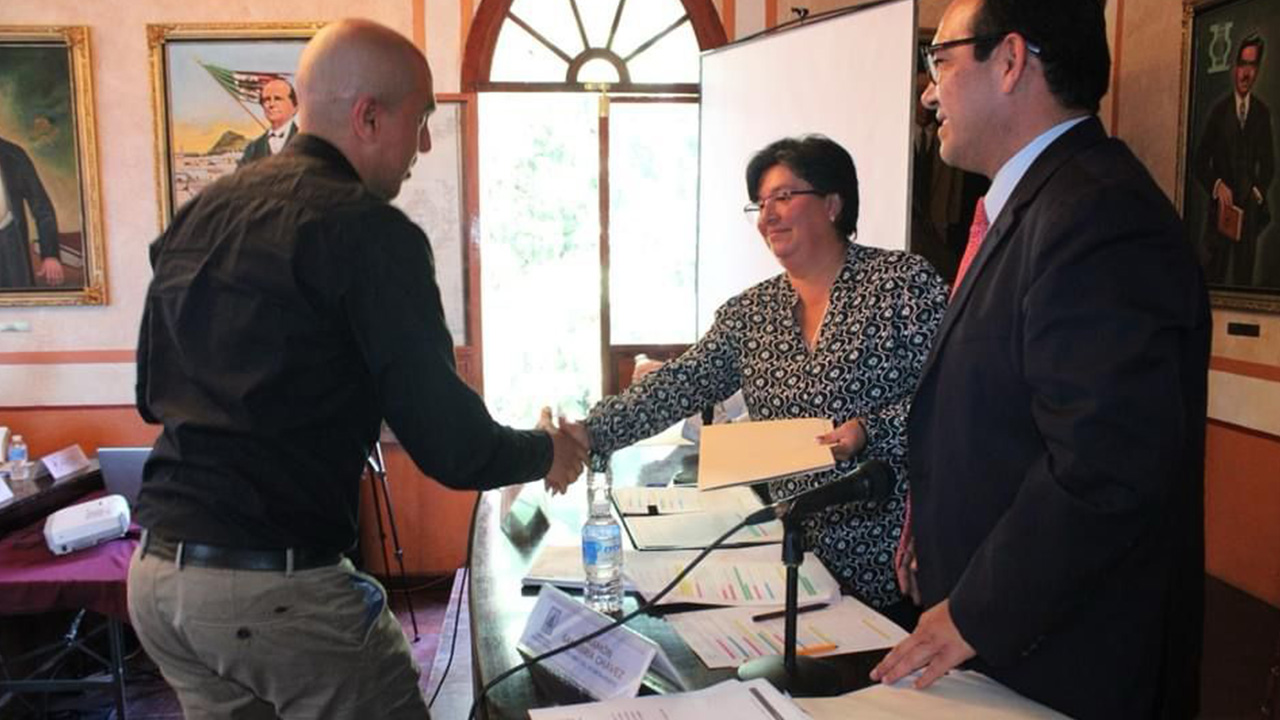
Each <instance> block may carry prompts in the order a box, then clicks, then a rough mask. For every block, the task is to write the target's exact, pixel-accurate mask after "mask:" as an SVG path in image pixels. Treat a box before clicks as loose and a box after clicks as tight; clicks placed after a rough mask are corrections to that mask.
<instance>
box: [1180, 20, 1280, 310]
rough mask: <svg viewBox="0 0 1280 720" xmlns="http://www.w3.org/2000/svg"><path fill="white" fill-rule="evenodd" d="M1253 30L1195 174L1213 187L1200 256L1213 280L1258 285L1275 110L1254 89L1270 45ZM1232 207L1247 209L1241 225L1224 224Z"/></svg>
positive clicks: (1207, 132)
mask: <svg viewBox="0 0 1280 720" xmlns="http://www.w3.org/2000/svg"><path fill="white" fill-rule="evenodd" d="M1265 49H1266V48H1265V46H1264V45H1263V42H1262V38H1260V37H1258V36H1257V35H1251V36H1249V37H1247V38H1245V39H1244V40H1243V41H1242V42H1241V43H1240V47H1239V48H1238V49H1237V50H1236V63H1235V69H1234V71H1233V73H1232V74H1233V79H1234V83H1233V85H1234V88H1233V90H1232V92H1231V94H1229V95H1227V96H1226V97H1224V98H1222V100H1220V101H1219V102H1218V103H1217V104H1216V105H1214V106H1213V109H1212V110H1210V111H1209V119H1208V122H1207V123H1206V124H1205V128H1204V134H1203V135H1201V136H1200V144H1199V145H1198V146H1197V147H1196V155H1195V175H1196V180H1197V182H1199V183H1200V185H1201V187H1203V188H1204V189H1205V191H1206V192H1208V193H1209V211H1208V213H1207V219H1206V223H1205V228H1204V235H1203V245H1202V247H1201V250H1200V252H1201V259H1202V261H1204V263H1205V275H1206V276H1207V277H1208V279H1209V281H1210V282H1214V283H1222V284H1225V285H1253V284H1255V282H1254V265H1255V263H1256V261H1257V254H1258V235H1259V234H1260V233H1261V232H1262V230H1263V229H1264V228H1265V227H1266V226H1267V224H1268V223H1269V222H1270V221H1271V213H1270V211H1269V209H1268V207H1267V190H1268V188H1270V187H1271V178H1272V176H1273V175H1274V173H1275V153H1274V151H1273V147H1272V146H1273V143H1272V138H1271V111H1270V110H1269V109H1268V108H1267V106H1266V104H1265V103H1263V102H1262V101H1261V100H1259V99H1258V97H1257V96H1256V95H1254V94H1253V85H1254V83H1255V82H1256V81H1257V79H1258V67H1259V66H1260V65H1261V64H1262V53H1263V50H1265ZM1227 208H1236V209H1238V210H1240V211H1243V216H1242V218H1241V222H1240V225H1239V228H1238V232H1237V228H1235V227H1230V226H1229V227H1228V228H1226V230H1227V232H1225V233H1224V232H1223V228H1222V227H1221V226H1220V224H1219V218H1220V216H1221V215H1222V214H1223V212H1224V210H1225V211H1226V212H1227V213H1230V212H1231V211H1230V210H1226V209H1227Z"/></svg>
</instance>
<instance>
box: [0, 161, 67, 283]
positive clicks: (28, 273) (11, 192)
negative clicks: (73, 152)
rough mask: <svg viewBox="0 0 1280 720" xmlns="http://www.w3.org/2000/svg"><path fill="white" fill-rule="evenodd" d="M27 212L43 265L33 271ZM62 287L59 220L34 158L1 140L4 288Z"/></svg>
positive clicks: (0, 233)
mask: <svg viewBox="0 0 1280 720" xmlns="http://www.w3.org/2000/svg"><path fill="white" fill-rule="evenodd" d="M27 210H30V211H31V216H32V217H33V218H34V219H35V223H36V240H37V242H38V244H39V245H40V264H39V266H37V267H36V268H35V271H34V273H33V272H32V267H31V245H30V242H31V241H30V235H29V232H30V231H29V229H28V227H27ZM37 277H39V278H40V279H41V280H43V281H44V282H45V283H46V284H48V285H51V286H57V285H61V284H62V279H63V271H62V262H61V261H60V260H59V259H58V218H57V215H56V214H55V212H54V209H53V203H52V202H50V201H49V193H47V192H45V189H44V185H43V184H42V183H41V182H40V176H39V175H38V174H37V173H36V167H35V165H34V164H32V162H31V158H30V157H29V156H28V155H27V153H26V151H25V150H23V149H22V148H21V147H18V146H17V145H15V144H13V143H11V142H8V141H7V140H5V139H3V138H0V288H24V287H34V286H35V284H36V278H37Z"/></svg>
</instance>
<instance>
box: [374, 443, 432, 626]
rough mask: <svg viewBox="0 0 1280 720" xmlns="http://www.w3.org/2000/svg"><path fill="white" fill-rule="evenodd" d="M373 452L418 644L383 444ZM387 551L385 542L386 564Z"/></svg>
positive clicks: (401, 588) (403, 588) (389, 570)
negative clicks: (376, 459) (392, 507)
mask: <svg viewBox="0 0 1280 720" xmlns="http://www.w3.org/2000/svg"><path fill="white" fill-rule="evenodd" d="M373 452H374V455H376V456H377V458H378V461H377V465H376V471H375V472H374V475H376V476H377V481H378V484H379V485H381V487H382V499H383V500H385V501H386V503H385V504H386V506H387V524H388V525H390V526H391V544H392V547H394V548H395V556H396V563H397V564H399V566H400V592H401V594H402V595H404V604H405V606H406V607H408V608H409V622H410V623H411V624H412V625H413V641H414V642H418V640H420V639H421V638H422V635H421V634H420V633H419V632H418V614H417V613H416V612H415V611H414V608H413V594H412V593H410V592H409V576H408V573H406V572H405V569H404V547H402V546H401V545H400V532H399V530H397V529H396V516H395V513H394V512H393V511H392V509H391V486H390V485H389V484H388V483H387V464H386V460H385V458H384V457H383V455H382V443H381V442H378V443H375V444H374V446H373ZM371 464H372V462H371ZM377 490H378V488H377V487H375V488H374V496H375V497H376V496H377ZM375 502H376V501H375ZM378 524H379V526H381V524H382V517H381V515H379V517H378ZM386 550H387V546H386V543H385V542H384V543H383V545H382V551H383V556H382V557H383V562H384V563H385V562H386V554H385V553H386ZM385 567H386V569H387V575H388V576H390V574H391V566H390V565H385Z"/></svg>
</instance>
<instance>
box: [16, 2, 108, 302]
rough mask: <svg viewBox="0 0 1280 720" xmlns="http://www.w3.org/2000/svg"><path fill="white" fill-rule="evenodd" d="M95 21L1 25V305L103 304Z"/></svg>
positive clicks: (105, 291)
mask: <svg viewBox="0 0 1280 720" xmlns="http://www.w3.org/2000/svg"><path fill="white" fill-rule="evenodd" d="M90 67H91V65H90V60H89V30H88V28H85V27H67V26H62V27H26V26H7V25H0V306H15V305H103V304H106V302H107V286H106V272H105V268H104V263H103V238H102V211H101V201H100V197H99V188H98V160H97V140H96V139H95V136H94V104H93V83H92V80H91V77H90Z"/></svg>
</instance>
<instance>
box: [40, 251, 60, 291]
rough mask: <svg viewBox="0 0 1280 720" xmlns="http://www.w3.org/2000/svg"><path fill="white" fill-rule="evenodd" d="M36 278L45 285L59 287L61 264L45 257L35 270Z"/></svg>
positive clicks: (56, 260) (56, 259) (54, 259)
mask: <svg viewBox="0 0 1280 720" xmlns="http://www.w3.org/2000/svg"><path fill="white" fill-rule="evenodd" d="M36 277H38V278H40V279H42V280H44V282H45V284H46V285H61V284H62V279H63V277H64V276H63V273H62V263H61V262H60V261H59V260H58V258H55V257H47V258H45V259H43V260H41V261H40V267H38V268H36Z"/></svg>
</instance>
